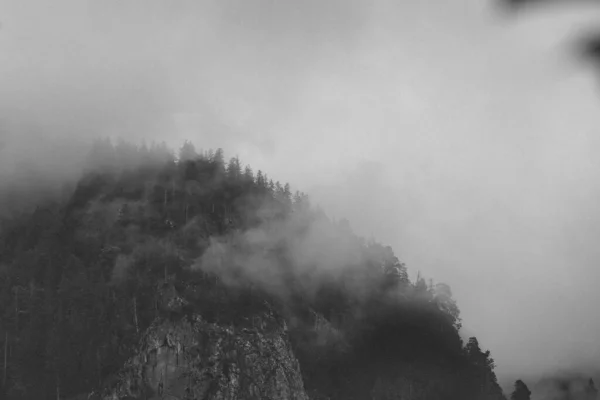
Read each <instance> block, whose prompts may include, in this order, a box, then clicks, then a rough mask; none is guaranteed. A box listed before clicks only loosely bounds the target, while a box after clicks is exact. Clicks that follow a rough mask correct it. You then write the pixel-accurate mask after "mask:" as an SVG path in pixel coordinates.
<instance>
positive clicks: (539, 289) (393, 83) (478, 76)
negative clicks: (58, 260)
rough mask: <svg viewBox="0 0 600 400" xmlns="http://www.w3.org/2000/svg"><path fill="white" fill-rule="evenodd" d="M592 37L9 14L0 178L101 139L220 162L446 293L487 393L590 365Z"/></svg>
mask: <svg viewBox="0 0 600 400" xmlns="http://www.w3.org/2000/svg"><path fill="white" fill-rule="evenodd" d="M599 22H600V7H594V6H592V5H586V4H583V5H582V6H578V7H571V8H569V9H566V8H564V9H563V8H560V7H558V6H557V7H554V8H546V9H543V10H542V9H540V10H537V11H536V12H531V13H519V14H518V15H516V16H511V17H508V16H507V15H506V14H504V13H502V12H498V9H496V8H494V7H492V6H491V5H490V3H488V2H485V1H482V0H453V1H448V0H420V1H397V0H396V1H391V0H327V1H323V0H304V1H301V2H299V1H295V0H279V1H274V0H252V1H249V0H200V1H187V0H169V1H166V0H165V1H158V0H143V1H142V0H119V1H117V0H104V1H96V2H93V1H83V0H54V1H52V2H46V1H41V0H40V1H37V0H35V1H34V0H31V1H28V2H23V1H20V0H2V1H0V145H2V146H1V147H2V150H0V166H1V167H2V168H1V169H3V170H4V171H8V170H10V168H11V166H13V165H14V163H15V162H16V161H18V160H30V161H32V162H35V163H38V164H40V165H43V166H44V168H45V169H46V170H47V171H55V172H56V173H64V172H65V171H68V169H69V168H73V167H72V166H73V165H75V164H74V162H71V161H70V160H72V159H73V155H74V153H76V152H77V151H78V150H77V149H78V147H77V146H78V144H79V143H86V142H87V141H89V140H90V138H93V137H96V136H113V137H116V136H120V137H125V138H129V139H131V140H141V139H142V138H145V139H146V140H147V141H151V140H165V141H167V142H168V143H169V144H172V145H174V146H179V145H180V144H181V143H182V142H183V140H184V139H190V140H192V141H193V142H194V143H195V144H196V145H197V147H200V148H216V147H223V148H224V149H225V152H226V156H233V155H239V157H240V158H241V160H242V162H244V163H249V164H251V165H252V166H253V168H254V170H257V169H263V170H265V171H267V173H268V174H269V175H270V176H271V177H273V178H274V179H276V180H281V181H289V182H290V183H291V184H292V186H293V188H295V189H300V190H303V191H305V192H307V193H309V194H310V195H311V196H312V198H313V199H314V200H315V201H316V202H318V203H320V204H321V205H322V206H323V207H324V208H325V210H326V211H327V212H328V214H329V215H330V216H333V217H335V218H343V217H346V218H348V219H349V220H350V223H351V225H352V227H353V228H354V230H355V231H356V232H358V233H359V234H361V235H365V236H370V235H373V236H374V237H375V238H377V239H378V240H380V241H382V242H384V243H385V244H389V245H391V246H392V247H393V248H394V250H395V252H396V254H397V255H398V257H399V258H400V259H401V260H402V261H404V262H405V263H406V264H407V267H408V268H409V271H410V273H411V276H412V277H413V278H414V277H415V276H416V274H417V271H420V272H421V274H424V275H425V276H427V277H431V278H434V279H435V280H436V281H441V282H446V283H448V284H449V285H450V286H451V287H452V290H453V293H454V297H455V298H456V299H457V301H458V303H459V307H460V308H461V313H462V317H463V320H464V324H463V325H464V327H465V328H464V330H465V333H466V334H473V335H476V336H477V337H478V339H479V340H480V343H481V344H482V347H484V348H487V349H490V350H491V352H492V356H493V357H494V359H495V360H496V363H497V365H498V367H497V370H496V371H497V373H498V375H499V377H500V379H501V380H502V379H508V378H512V377H513V376H525V375H527V374H541V373H544V372H548V371H552V370H554V369H556V368H570V367H580V366H590V365H593V362H594V361H595V360H598V359H600V346H599V345H598V344H597V341H596V340H595V339H596V337H595V336H596V332H597V331H598V330H600V314H599V313H597V312H596V311H597V304H599V302H600V293H599V292H598V290H597V286H596V282H597V281H598V279H599V278H600V269H599V268H597V265H598V264H599V263H600V247H599V246H598V245H597V243H596V241H597V238H598V237H599V234H600V213H599V212H598V208H597V204H598V197H599V195H600V179H598V178H599V175H600V172H599V171H600V157H597V156H596V154H597V153H598V150H599V149H600V136H599V135H597V134H596V132H597V131H598V130H599V129H600V112H598V111H599V109H600V92H599V91H598V89H599V88H600V86H599V85H600V81H598V80H597V76H596V74H595V72H594V71H593V70H592V69H591V67H589V66H586V65H584V64H580V63H578V62H577V61H576V60H574V59H573V58H571V57H570V55H569V54H568V51H567V50H566V49H567V48H568V46H569V44H570V43H571V42H572V40H574V38H576V36H577V34H579V33H581V30H582V29H585V28H590V27H593V26H594V24H598V23H599ZM65 140H67V141H68V142H65ZM66 143H68V145H66ZM0 172H2V171H0Z"/></svg>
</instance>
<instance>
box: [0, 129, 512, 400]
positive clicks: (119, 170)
mask: <svg viewBox="0 0 600 400" xmlns="http://www.w3.org/2000/svg"><path fill="white" fill-rule="evenodd" d="M357 190H360V188H357ZM166 285H167V286H168V285H170V286H172V287H174V288H175V289H176V290H177V291H178V292H180V293H182V294H183V295H184V296H185V298H186V299H188V300H189V301H190V303H191V304H192V309H193V311H194V312H198V313H201V314H202V315H203V316H204V317H205V318H207V319H208V320H212V321H215V322H220V323H224V324H234V325H235V324H244V323H245V322H244V321H245V320H246V319H247V318H246V317H248V316H251V315H252V314H253V313H260V312H264V310H265V309H266V308H269V307H274V308H276V309H277V310H278V312H279V314H280V315H282V316H283V317H285V318H287V320H288V322H289V325H290V337H291V339H292V341H293V344H294V347H295V351H296V355H297V357H298V359H299V360H300V362H301V369H302V373H303V376H304V381H305V385H306V387H307V390H308V391H309V393H314V394H315V398H318V397H316V396H325V397H328V398H331V399H353V398H355V399H362V398H369V397H370V396H377V397H376V398H386V397H385V396H387V395H388V394H386V393H388V392H390V393H391V392H395V393H399V391H403V390H409V392H407V393H410V394H409V395H408V396H409V397H408V398H410V399H425V398H426V399H461V400H469V399H477V400H479V399H503V398H504V396H503V394H502V391H501V389H500V387H499V385H498V383H497V379H496V375H495V373H494V368H495V364H494V360H493V359H492V358H491V355H490V352H489V351H483V350H482V349H481V348H480V346H479V343H478V342H477V339H475V338H470V339H469V340H468V342H467V343H466V344H464V343H463V341H462V339H461V337H460V335H459V329H460V316H459V309H458V307H457V305H456V302H455V301H454V299H453V298H452V292H451V289H450V287H449V286H448V285H445V284H434V282H433V281H431V280H430V281H429V282H428V281H426V280H425V279H423V278H422V277H418V278H417V279H416V281H415V282H411V281H410V280H409V278H408V274H407V270H406V266H405V265H404V264H403V263H401V262H400V261H399V259H398V257H396V256H395V254H394V252H393V250H392V249H391V247H389V246H384V245H381V244H379V243H377V242H375V241H373V240H370V241H366V240H364V239H363V238H361V237H358V236H357V235H355V234H354V233H353V232H352V230H351V228H350V226H349V223H348V221H346V220H341V221H333V220H331V219H329V218H328V217H327V216H326V214H325V213H324V212H323V211H322V210H320V209H319V208H318V207H314V206H313V205H312V204H311V202H310V199H309V198H308V196H307V195H306V194H304V193H302V192H299V191H296V192H294V193H292V191H291V189H290V185H289V184H287V183H283V184H282V183H280V182H277V181H275V182H274V181H273V180H272V179H270V178H269V177H268V176H267V174H266V173H264V172H263V171H257V172H256V173H255V172H254V171H253V170H252V168H251V167H250V166H242V164H241V162H240V160H239V159H238V158H236V157H234V158H231V159H230V160H229V161H226V160H225V158H224V153H223V151H222V150H221V149H218V150H216V151H212V150H208V151H197V150H196V149H195V147H194V146H193V144H191V143H190V142H186V143H185V144H184V145H183V146H182V148H181V149H179V152H178V154H177V155H176V154H174V152H173V151H172V150H171V149H169V148H168V147H167V146H166V145H164V144H152V145H149V146H146V145H141V146H136V145H133V144H131V143H127V142H125V141H121V142H119V143H117V144H113V143H112V142H110V141H109V140H100V141H98V142H96V144H95V145H94V146H93V148H92V149H91V151H90V153H89V156H88V162H87V168H86V171H85V174H84V175H83V177H82V178H81V179H80V181H79V182H78V183H77V184H76V185H75V186H74V187H73V188H72V190H71V191H70V192H68V193H67V194H65V195H64V196H63V197H62V198H59V199H55V200H54V201H44V202H42V203H39V204H37V206H36V207H35V209H32V210H27V211H26V212H23V213H20V214H18V215H17V214H15V215H13V216H11V217H10V218H5V219H4V220H2V223H1V224H0V316H1V317H2V318H1V321H0V334H1V339H0V340H1V341H2V348H1V349H0V352H1V354H2V358H1V360H2V363H3V367H2V381H1V383H2V386H1V387H2V389H1V391H0V397H2V396H4V397H3V398H10V399H45V398H48V399H50V398H52V399H57V398H68V397H69V396H74V395H77V394H81V393H85V392H88V391H89V390H90V389H92V388H95V387H98V386H101V385H102V384H103V382H105V381H106V379H110V377H111V376H112V375H113V374H114V373H115V372H116V371H118V369H119V368H120V367H121V365H122V364H123V362H124V361H125V360H126V359H127V358H128V357H130V356H131V354H132V351H133V349H134V347H135V344H136V341H137V339H138V337H139V334H140V332H142V331H143V330H144V329H146V328H147V327H148V326H149V325H150V324H151V322H152V321H153V320H155V319H156V318H167V317H168V318H179V317H183V316H173V315H165V314H164V312H163V309H162V308H161V295H162V293H163V289H164V288H165V287H166ZM188 311H189V310H188ZM319 321H320V322H319ZM400 372H402V374H400ZM400 375H402V377H404V378H403V379H405V380H406V379H408V380H407V381H401V380H398V379H399V378H398V376H400ZM384 392H385V393H384ZM322 398H324V397H322Z"/></svg>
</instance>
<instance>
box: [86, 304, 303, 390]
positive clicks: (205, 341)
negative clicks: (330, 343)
mask: <svg viewBox="0 0 600 400" xmlns="http://www.w3.org/2000/svg"><path fill="white" fill-rule="evenodd" d="M92 397H95V398H98V399H102V400H122V399H153V398H157V399H158V398H161V399H163V398H166V399H181V400H183V399H210V400H251V399H256V400H259V399H263V400H267V399H273V400H276V399H282V400H283V399H290V400H308V396H307V395H306V393H305V390H304V383H303V381H302V376H301V374H300V367H299V364H298V361H297V360H296V358H295V356H294V354H293V353H292V350H291V347H290V342H289V340H288V337H287V327H286V326H285V324H283V325H280V322H279V321H278V320H277V319H276V318H275V317H274V316H273V315H272V314H268V313H265V314H264V315H261V316H260V317H255V318H254V321H253V322H252V323H251V324H250V326H249V327H246V328H235V327H232V326H221V325H219V324H216V323H210V322H208V321H206V320H204V319H203V318H202V317H201V316H200V315H192V316H187V317H183V318H182V319H179V320H177V321H172V320H169V319H162V320H157V321H155V323H154V324H153V325H152V326H151V327H150V328H149V329H148V330H147V331H146V333H145V335H144V336H143V337H142V339H141V341H140V345H139V349H138V351H137V353H136V354H135V356H134V357H132V358H131V359H130V360H129V361H128V362H127V363H126V365H125V366H124V368H123V370H122V371H121V372H120V373H119V374H118V375H117V376H115V377H114V378H113V380H112V382H108V383H107V385H106V387H105V389H104V391H103V393H102V395H100V396H92Z"/></svg>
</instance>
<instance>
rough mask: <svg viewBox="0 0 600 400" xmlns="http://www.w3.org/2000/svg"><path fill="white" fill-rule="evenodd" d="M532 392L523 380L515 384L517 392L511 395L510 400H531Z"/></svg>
mask: <svg viewBox="0 0 600 400" xmlns="http://www.w3.org/2000/svg"><path fill="white" fill-rule="evenodd" d="M530 398H531V391H530V390H529V388H528V387H527V385H526V384H525V382H523V381H522V380H520V379H518V380H517V381H516V382H515V390H514V391H513V392H512V394H511V395H510V400H530Z"/></svg>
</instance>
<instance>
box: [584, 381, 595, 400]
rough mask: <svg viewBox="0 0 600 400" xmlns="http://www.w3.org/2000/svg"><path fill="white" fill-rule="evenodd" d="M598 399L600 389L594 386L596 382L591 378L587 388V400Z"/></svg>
mask: <svg viewBox="0 0 600 400" xmlns="http://www.w3.org/2000/svg"><path fill="white" fill-rule="evenodd" d="M597 398H598V389H596V385H595V384H594V380H593V379H592V378H590V380H589V381H588V385H587V386H586V388H585V400H596V399H597Z"/></svg>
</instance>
